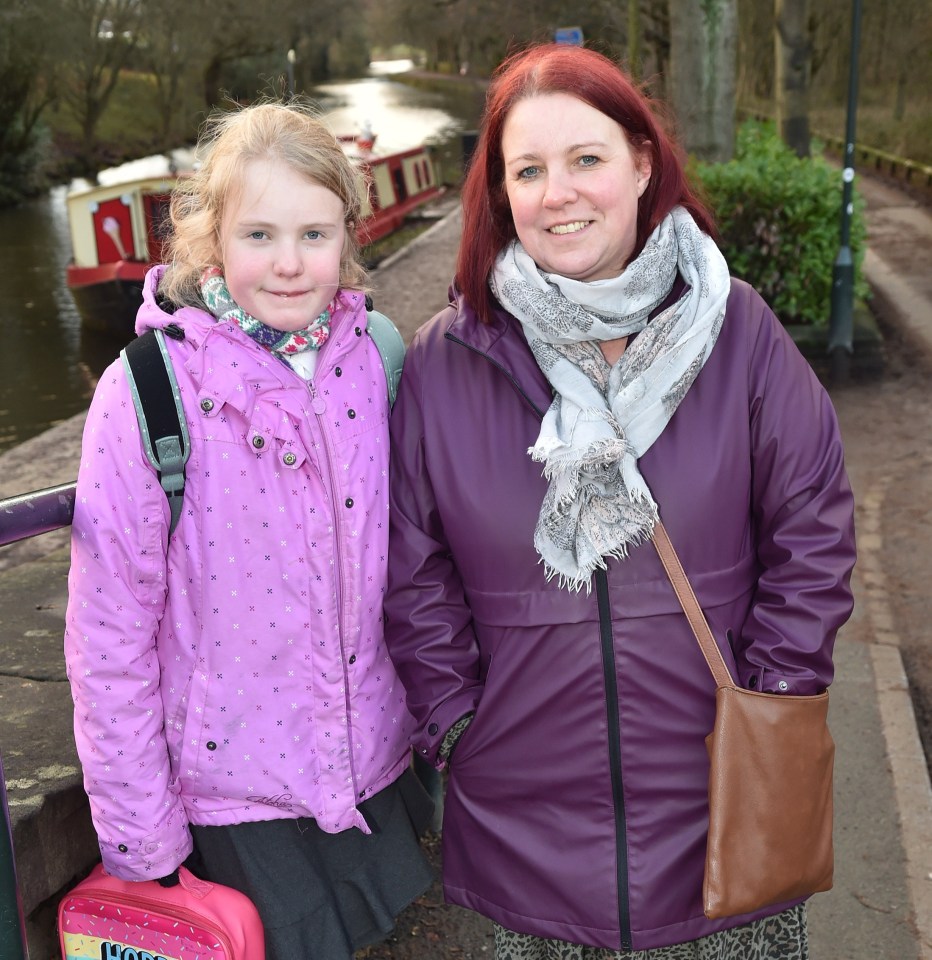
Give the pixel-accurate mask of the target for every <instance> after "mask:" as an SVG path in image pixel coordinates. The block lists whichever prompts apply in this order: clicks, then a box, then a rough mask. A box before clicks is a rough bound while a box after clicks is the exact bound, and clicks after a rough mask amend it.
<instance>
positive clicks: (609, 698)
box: [595, 570, 631, 950]
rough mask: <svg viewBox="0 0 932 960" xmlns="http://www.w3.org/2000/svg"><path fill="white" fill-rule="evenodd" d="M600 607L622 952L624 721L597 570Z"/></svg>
mask: <svg viewBox="0 0 932 960" xmlns="http://www.w3.org/2000/svg"><path fill="white" fill-rule="evenodd" d="M595 591H596V596H597V598H598V604H599V635H600V638H601V642H602V672H603V674H604V678H605V710H606V713H607V714H608V764H609V773H610V775H611V780H612V800H613V802H614V805H615V864H616V868H615V869H616V873H617V877H618V929H619V932H620V933H621V949H622V950H630V949H631V910H630V905H629V903H628V836H627V827H626V820H625V797H624V789H623V784H622V779H621V734H620V730H621V718H620V717H619V715H618V681H617V677H616V671H615V644H614V642H613V639H614V638H613V636H612V608H611V605H610V604H609V601H608V576H607V574H606V573H605V571H604V570H596V571H595Z"/></svg>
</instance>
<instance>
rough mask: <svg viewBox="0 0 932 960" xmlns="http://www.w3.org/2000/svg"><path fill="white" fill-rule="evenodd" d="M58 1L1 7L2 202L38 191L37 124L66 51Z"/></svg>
mask: <svg viewBox="0 0 932 960" xmlns="http://www.w3.org/2000/svg"><path fill="white" fill-rule="evenodd" d="M55 3H56V0H35V2H32V3H17V4H15V5H13V4H7V5H4V7H3V9H0V204H5V203H9V202H15V201H18V200H19V199H21V198H22V197H23V196H24V195H27V194H29V193H31V192H35V191H37V189H38V182H39V178H38V177H37V175H36V172H37V167H38V164H37V162H36V159H37V158H36V156H35V155H34V150H33V148H34V146H35V144H36V132H37V124H38V122H39V118H40V117H41V116H42V112H43V111H44V110H45V108H46V107H47V106H48V105H49V104H50V103H51V102H52V101H53V100H54V98H55V83H54V67H55V64H57V62H58V58H59V56H60V54H61V52H62V51H61V47H60V46H59V44H58V42H57V40H58V39H60V38H57V37H56V33H55V25H56V24H57V23H59V22H60V20H61V17H60V16H59V15H58V13H57V10H56V5H55Z"/></svg>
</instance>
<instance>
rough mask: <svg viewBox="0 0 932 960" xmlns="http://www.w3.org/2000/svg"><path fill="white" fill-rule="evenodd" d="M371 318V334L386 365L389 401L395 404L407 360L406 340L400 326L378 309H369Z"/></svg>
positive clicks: (368, 313)
mask: <svg viewBox="0 0 932 960" xmlns="http://www.w3.org/2000/svg"><path fill="white" fill-rule="evenodd" d="M366 314H367V316H368V318H369V324H368V326H369V336H370V337H372V341H373V343H374V344H375V345H376V347H377V348H378V351H379V354H380V355H381V357H382V366H383V367H385V379H386V380H387V381H388V402H389V405H392V404H394V402H395V394H396V393H397V392H398V379H399V377H400V376H401V368H402V366H404V362H405V342H404V340H403V339H402V336H401V334H400V333H399V331H398V328H397V327H396V326H395V324H393V323H392V322H391V320H389V319H388V317H386V316H385V314H384V313H379V311H378V310H367V311H366Z"/></svg>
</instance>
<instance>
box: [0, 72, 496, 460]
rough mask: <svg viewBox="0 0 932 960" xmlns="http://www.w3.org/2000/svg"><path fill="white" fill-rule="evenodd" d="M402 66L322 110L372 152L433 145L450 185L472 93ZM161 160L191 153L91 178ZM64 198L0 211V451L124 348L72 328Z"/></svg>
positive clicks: (330, 94)
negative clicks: (362, 138)
mask: <svg viewBox="0 0 932 960" xmlns="http://www.w3.org/2000/svg"><path fill="white" fill-rule="evenodd" d="M409 65H410V62H409V61H389V62H383V63H381V64H375V65H373V70H372V72H373V74H374V76H371V77H367V78H365V79H362V80H355V81H349V82H345V83H333V84H327V85H326V86H323V87H321V88H320V89H319V90H318V91H316V93H317V95H318V97H319V102H320V107H321V111H322V112H323V113H324V114H325V117H324V119H325V120H326V122H327V123H328V125H329V126H330V127H331V129H332V130H333V131H334V132H335V133H338V134H356V133H358V132H359V131H360V129H361V128H362V126H363V125H364V124H365V123H366V122H367V121H368V122H369V123H371V125H372V128H373V130H374V131H375V133H376V134H377V141H376V152H380V153H390V152H393V151H396V150H402V149H406V148H408V147H414V146H417V145H418V144H420V143H424V142H427V143H430V144H432V145H433V146H434V147H435V156H436V158H437V161H438V164H439V165H440V168H441V179H444V180H447V181H448V182H450V181H452V180H454V179H455V178H456V176H457V175H458V167H459V164H460V162H461V133H462V131H463V130H464V129H468V128H471V127H473V126H475V123H476V119H477V117H478V111H479V109H480V103H481V96H480V95H478V94H477V93H476V92H475V90H474V89H472V88H470V87H468V86H467V85H464V89H454V90H451V91H450V92H449V93H448V94H438V93H433V92H428V91H423V90H418V89H414V88H412V87H409V86H406V85H404V84H401V83H398V82H397V81H395V80H392V79H391V75H392V73H394V72H397V71H398V70H400V69H407V68H408V66H409ZM457 86H458V85H457ZM170 160H171V162H173V163H174V164H175V165H176V166H177V167H178V168H179V169H185V168H189V167H190V166H191V165H192V164H193V161H194V158H193V151H191V150H188V149H184V150H179V151H174V152H173V154H172V156H171V158H170V159H169V157H166V156H155V157H146V158H143V159H142V160H138V161H134V162H133V163H131V164H124V165H122V166H121V167H118V168H114V169H112V170H105V171H102V172H101V174H100V181H101V182H102V183H114V182H118V181H119V180H125V179H131V178H135V177H140V176H162V175H164V174H165V173H166V172H167V171H168V169H169V162H170ZM78 185H79V184H77V183H76V184H74V186H78ZM65 193H66V188H65V187H57V188H55V189H54V190H52V191H50V192H49V194H48V195H47V196H46V197H43V198H42V199H40V200H36V201H33V202H31V203H27V204H23V205H22V206H20V207H17V208H14V209H6V210H3V209H0V336H2V338H3V343H4V346H3V350H2V351H0V452H2V451H3V450H7V449H9V448H10V447H12V446H14V445H16V444H17V443H21V442H22V441H23V440H27V439H28V438H29V437H32V436H35V435H36V434H38V433H40V432H42V431H43V430H45V429H47V428H48V427H50V426H53V425H54V424H56V423H58V422H60V421H62V420H65V419H68V418H69V417H71V416H73V415H74V414H76V413H80V412H82V411H83V410H85V409H86V408H87V404H88V402H89V400H90V397H91V394H92V393H93V390H94V386H95V384H96V382H97V379H98V378H99V377H100V374H101V373H102V372H103V370H104V369H105V367H106V366H107V364H108V363H110V362H111V361H112V360H114V359H116V357H117V356H118V354H119V351H120V349H121V348H122V347H123V345H124V344H123V343H122V342H119V341H115V340H112V339H110V338H107V337H104V336H102V335H99V334H98V335H94V333H93V332H92V331H87V330H84V329H83V328H82V327H81V325H80V320H79V317H78V313H77V310H76V309H75V306H74V303H73V301H72V299H71V294H70V293H69V291H68V288H67V286H66V284H65V267H66V265H67V263H68V260H69V258H70V256H71V250H70V240H69V236H68V223H67V216H66V210H65Z"/></svg>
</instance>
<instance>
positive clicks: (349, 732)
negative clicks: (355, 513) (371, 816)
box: [308, 380, 359, 807]
mask: <svg viewBox="0 0 932 960" xmlns="http://www.w3.org/2000/svg"><path fill="white" fill-rule="evenodd" d="M308 387H309V389H310V392H311V409H312V410H313V411H314V414H315V416H316V417H317V424H318V426H319V427H320V433H321V436H322V437H323V438H324V442H323V449H324V455H325V457H326V458H327V471H326V472H327V483H328V485H329V487H330V502H331V503H332V504H333V510H334V527H333V536H334V542H335V543H336V553H337V556H336V584H337V598H336V599H337V629H338V630H339V634H340V636H339V639H340V662H341V667H342V670H343V706H344V711H345V713H346V750H347V758H348V760H349V768H350V777H351V778H352V784H353V806H354V807H355V806H356V800H357V796H356V795H357V793H358V786H359V785H358V784H357V782H356V764H355V762H354V761H353V713H352V707H351V704H350V678H349V674H348V673H347V669H346V649H345V647H344V643H343V636H344V630H343V597H344V595H345V593H346V584H345V583H344V582H343V536H342V534H341V533H340V521H339V518H338V517H337V515H336V514H337V511H338V510H339V509H340V504H339V502H338V501H337V496H336V494H337V490H336V484H335V483H334V482H333V461H334V454H333V450H332V449H331V447H330V435H329V434H328V432H327V430H326V429H325V428H324V426H323V416H324V415H323V412H320V413H318V411H317V409H316V406H315V402H316V401H317V400H318V399H319V398H318V395H317V386H316V385H315V383H314V381H313V380H310V381H308Z"/></svg>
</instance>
